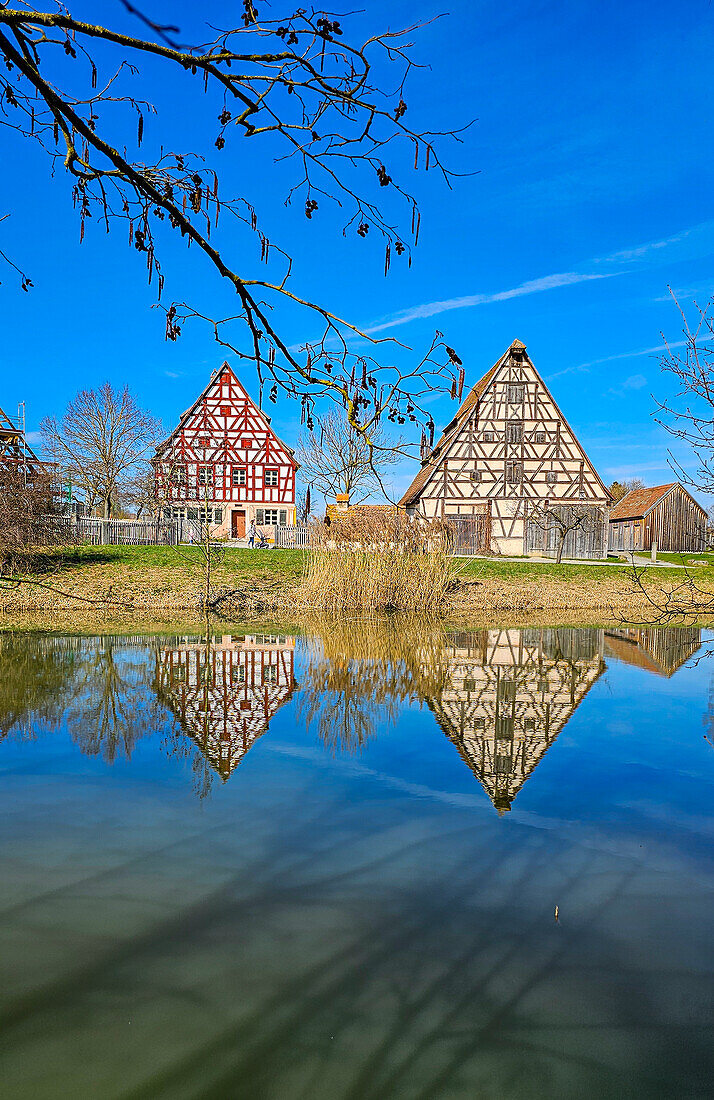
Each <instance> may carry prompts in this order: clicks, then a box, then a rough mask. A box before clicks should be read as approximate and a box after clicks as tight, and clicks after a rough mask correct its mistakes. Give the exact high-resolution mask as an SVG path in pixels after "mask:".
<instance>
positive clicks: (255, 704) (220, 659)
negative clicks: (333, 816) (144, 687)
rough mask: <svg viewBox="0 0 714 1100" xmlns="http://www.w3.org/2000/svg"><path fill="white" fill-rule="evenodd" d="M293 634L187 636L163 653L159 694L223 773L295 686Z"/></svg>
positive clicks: (224, 774)
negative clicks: (200, 638)
mask: <svg viewBox="0 0 714 1100" xmlns="http://www.w3.org/2000/svg"><path fill="white" fill-rule="evenodd" d="M294 653H295V639H294V638H290V637H284V636H278V635H267V634H253V635H246V636H241V637H233V636H231V635H227V636H224V637H223V638H221V639H216V640H215V641H214V640H212V641H210V642H209V643H208V644H207V643H205V642H194V641H188V640H187V641H186V642H185V643H183V644H180V645H177V646H175V647H173V648H169V649H165V650H163V651H162V653H161V658H160V665H159V669H158V694H159V697H160V698H161V700H162V702H164V703H165V704H166V705H167V706H168V707H169V708H170V709H171V710H172V711H173V713H174V714H175V715H176V718H177V720H178V722H179V724H180V726H181V729H182V730H183V732H184V733H186V734H187V735H188V736H189V737H191V738H192V739H193V740H194V741H195V743H196V745H197V746H198V748H199V749H200V750H201V752H202V753H203V755H204V756H205V757H206V758H207V760H208V761H209V763H210V764H211V765H212V767H213V768H214V769H215V770H216V771H217V772H218V773H219V775H220V776H221V778H222V779H227V778H228V776H229V775H230V774H231V772H232V771H233V770H234V768H236V767H237V765H238V764H239V763H240V761H241V760H242V758H243V757H244V756H245V754H246V753H247V752H248V750H249V749H250V748H251V746H252V745H253V744H254V743H255V742H256V741H257V739H258V738H259V737H260V736H261V735H262V734H264V733H265V732H266V730H267V729H268V725H269V724H270V722H271V720H272V718H273V717H274V715H275V713H276V711H277V710H278V709H279V708H280V707H281V706H282V705H283V703H285V702H287V700H288V699H289V698H290V696H291V695H292V692H293V689H294V687H295V678H294Z"/></svg>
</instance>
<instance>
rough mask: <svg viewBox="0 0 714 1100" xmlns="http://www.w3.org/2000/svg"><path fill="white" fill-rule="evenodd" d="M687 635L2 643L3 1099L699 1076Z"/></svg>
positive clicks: (707, 885)
mask: <svg viewBox="0 0 714 1100" xmlns="http://www.w3.org/2000/svg"><path fill="white" fill-rule="evenodd" d="M700 646H701V635H700V632H699V631H698V630H680V629H678V628H668V629H662V630H658V631H644V630H634V629H633V630H630V629H616V630H609V629H608V630H602V629H595V628H593V629H587V630H584V629H571V628H567V629H558V628H552V629H545V628H533V629H525V630H507V629H493V630H479V631H461V632H452V631H448V630H446V629H444V628H442V627H440V626H438V625H431V626H428V627H425V626H424V625H423V624H417V623H412V622H409V621H405V620H399V621H395V620H386V621H384V622H381V623H374V622H372V623H365V622H360V623H351V624H335V623H334V622H327V621H324V622H323V621H316V622H315V623H313V624H312V625H311V627H310V630H309V631H308V632H307V633H306V635H305V636H304V637H301V638H296V637H293V636H289V635H279V634H275V635H266V634H243V635H222V636H218V635H209V636H207V637H204V638H200V637H178V636H176V637H164V638H157V639H151V640H147V639H142V638H111V637H104V638H100V639H73V638H66V637H65V638H46V637H44V638H40V639H38V638H37V637H32V636H21V635H5V636H2V637H1V638H0V735H2V736H4V737H5V740H4V742H3V743H2V744H1V745H0V782H1V783H2V790H1V791H0V797H1V798H2V801H1V802H0V805H1V806H3V807H4V815H3V821H4V822H5V823H6V828H4V829H3V834H4V836H5V838H6V845H5V848H4V851H0V876H1V877H2V881H3V884H4V887H5V889H4V890H3V897H2V901H1V902H0V979H1V981H0V1072H1V1073H2V1075H3V1081H4V1088H3V1095H4V1096H5V1095H8V1096H10V1097H26V1096H27V1097H30V1096H32V1097H33V1100H35V1098H38V1097H40V1098H42V1097H50V1096H52V1097H56V1096H58V1095H72V1096H79V1097H84V1096H86V1097H90V1096H91V1097H93V1098H94V1097H100V1098H103V1097H129V1096H131V1097H172V1098H174V1097H176V1098H180V1097H194V1096H202V1097H203V1096H211V1097H227V1096H230V1097H233V1096H236V1097H251V1098H252V1097H270V1098H272V1097H276V1098H277V1097H280V1098H281V1100H283V1098H288V1100H291V1098H293V1097H295V1098H297V1097H308V1096H309V1097H310V1098H311V1100H312V1098H318V1100H323V1098H325V1100H328V1098H329V1100H332V1098H336V1097H340V1098H346V1100H358V1098H359V1100H377V1098H382V1097H400V1098H402V1097H408V1098H415V1100H416V1098H420V1100H422V1098H423V1100H427V1098H432V1097H473V1096H484V1097H498V1098H501V1097H504V1098H506V1097H508V1098H510V1097H514V1098H525V1097H542V1096H544V1095H548V1094H554V1095H556V1096H559V1097H560V1096H568V1097H570V1096H573V1097H576V1096H577V1097H581V1096H672V1095H682V1096H705V1095H708V1094H709V1092H710V1089H709V1086H710V1081H711V1074H712V1072H714V1057H713V1056H712V1052H711V1044H710V1034H711V1027H712V1024H714V995H713V994H712V989H714V983H713V982H712V978H713V976H714V975H713V971H714V946H712V945H713V944H714V936H713V935H712V932H713V931H714V925H713V922H712V916H711V914H712V906H711V902H712V898H714V869H713V868H712V866H711V858H710V853H709V855H707V854H706V850H705V845H704V844H702V845H701V849H700V847H699V846H698V842H699V840H700V838H703V840H705V841H706V840H708V841H709V842H710V841H711V837H712V830H711V827H710V824H709V821H710V818H709V817H708V814H707V810H706V806H707V799H708V798H709V796H710V794H711V792H712V776H711V774H710V773H709V772H708V771H707V770H706V768H707V766H708V765H709V764H710V760H709V756H707V757H706V758H705V759H704V758H700V757H698V756H697V755H696V752H697V751H701V744H702V740H703V739H702V736H701V729H702V727H701V716H702V708H703V706H706V703H707V698H708V697H707V696H706V685H707V684H708V672H707V671H705V669H704V666H703V665H702V666H697V665H696V664H694V665H693V663H692V662H690V661H689V658H691V657H692V656H694V655H695V654H697V652H698V651H700ZM680 683H681V684H682V685H684V684H686V685H687V686H686V690H685V687H684V686H682V687H681V688H680V687H679V686H678V685H679V684H680ZM697 691H699V692H700V695H699V696H697V695H696V692H697ZM697 708H698V709H697ZM674 727H676V731H674V732H673V728H674ZM566 729H569V730H571V731H572V733H571V734H570V736H564V731H565V730H566ZM695 730H696V731H697V732H696V738H695V733H694V732H693V731H695ZM268 731H270V733H271V735H270V736H266V734H267V733H268ZM670 736H679V737H680V738H681V740H680V741H679V743H678V749H679V753H680V756H684V755H686V757H687V759H686V766H684V767H678V766H675V765H673V764H672V762H671V760H672V754H671V753H670V745H669V741H668V738H669V737H670ZM58 739H64V742H63V743H65V742H66V744H67V745H68V746H69V747H70V748H71V750H72V752H75V753H76V752H77V750H79V751H80V752H81V753H82V754H83V758H84V759H85V760H86V761H88V762H89V763H90V764H91V766H92V769H93V770H92V771H91V772H89V773H87V776H84V777H80V778H79V779H78V778H77V776H76V775H75V774H74V772H73V771H72V769H71V767H70V766H67V765H65V764H63V765H57V769H56V771H55V772H53V773H52V774H50V775H48V776H44V774H43V772H42V768H41V766H40V764H41V762H42V760H44V757H42V756H41V755H38V757H37V760H38V764H37V771H36V774H34V775H33V774H28V770H27V761H28V759H35V757H32V756H28V754H32V753H38V754H41V753H42V751H43V747H45V746H47V747H49V746H52V745H53V744H54V743H55V742H57V741H58ZM623 739H625V740H624V741H623ZM556 741H557V742H558V747H557V748H555V743H556ZM623 743H626V745H627V752H626V753H624V754H623V752H622V744H623ZM687 746H690V747H689V748H687ZM706 749H707V751H708V752H709V754H710V750H709V746H708V745H707V746H706ZM3 750H6V751H5V752H3ZM657 754H659V755H657ZM19 761H24V764H23V768H24V770H23V772H22V775H20V772H19V771H18V770H17V766H16V765H17V763H18V762H19ZM546 761H547V763H546ZM662 761H669V763H668V764H665V765H663V764H662ZM63 768H66V771H63V770H62V769H63ZM187 768H188V772H187ZM2 769H4V770H2ZM187 774H188V775H192V776H193V780H192V782H193V787H194V791H195V792H196V793H197V794H198V795H199V796H200V797H199V798H198V799H196V798H195V797H193V795H192V794H189V793H188V790H187V787H188V786H190V783H189V784H187V782H186V778H187ZM118 776H121V777H122V779H121V785H120V784H119V783H118V781H117V777H118ZM132 776H135V777H136V779H135V780H134V781H132ZM474 777H475V778H476V779H477V780H478V783H475V782H474ZM147 780H148V782H147ZM573 786H578V789H579V797H580V799H581V802H582V813H581V814H580V815H579V816H577V817H576V816H573V817H560V818H559V817H558V813H559V803H560V801H562V796H563V792H564V791H565V790H566V789H571V788H572V787H573ZM484 792H485V796H487V797H485V796H484ZM623 792H624V794H623ZM524 799H525V802H524ZM522 806H523V808H522V809H521V807H522ZM494 808H495V809H496V810H497V811H498V813H494V812H493V809H494ZM511 809H512V810H513V812H512V813H510V814H506V813H505V811H508V810H511ZM2 813H3V811H0V814H2ZM500 815H504V818H503V819H501V816H500ZM700 850H701V851H702V852H704V854H703V855H701V857H700V855H699V852H700ZM556 904H558V905H559V909H560V916H559V919H558V920H556V919H555V917H554V906H555V905H556Z"/></svg>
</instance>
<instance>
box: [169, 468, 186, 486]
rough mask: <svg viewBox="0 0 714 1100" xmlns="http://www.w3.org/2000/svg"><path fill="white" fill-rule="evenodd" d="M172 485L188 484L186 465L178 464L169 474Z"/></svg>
mask: <svg viewBox="0 0 714 1100" xmlns="http://www.w3.org/2000/svg"><path fill="white" fill-rule="evenodd" d="M169 481H170V483H171V485H185V484H186V467H185V466H176V467H174V469H173V470H172V471H171V474H170V476H169Z"/></svg>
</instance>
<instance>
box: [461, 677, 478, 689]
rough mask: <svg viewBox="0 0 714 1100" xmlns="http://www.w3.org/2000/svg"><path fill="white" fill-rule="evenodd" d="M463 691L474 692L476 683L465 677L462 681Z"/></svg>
mask: <svg viewBox="0 0 714 1100" xmlns="http://www.w3.org/2000/svg"><path fill="white" fill-rule="evenodd" d="M464 691H476V681H475V680H473V679H471V678H470V677H468V676H467V677H466V679H465V680H464Z"/></svg>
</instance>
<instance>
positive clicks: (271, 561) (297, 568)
mask: <svg viewBox="0 0 714 1100" xmlns="http://www.w3.org/2000/svg"><path fill="white" fill-rule="evenodd" d="M304 555H305V551H303V550H274V549H270V550H249V549H246V548H243V547H225V548H224V549H222V550H221V552H220V556H219V558H218V566H217V570H216V572H217V575H220V577H221V578H222V579H224V580H226V581H227V580H229V579H230V578H236V579H238V578H243V579H245V580H249V579H251V578H255V579H256V580H257V579H260V580H269V579H272V578H275V579H276V580H282V581H297V580H299V579H300V578H301V577H302V575H303V564H304ZM689 556H691V555H689ZM705 556H707V557H708V559H709V560H712V561H714V554H710V555H702V559H703V558H704V557H705ZM661 557H662V559H663V560H667V561H669V560H675V559H677V558H678V557H679V555H676V554H667V555H665V554H662V555H661ZM43 559H44V560H45V561H46V563H47V568H48V569H49V570H52V571H54V570H55V569H57V567H58V566H59V568H60V571H61V572H65V571H66V572H68V573H71V572H73V571H74V570H75V569H81V570H85V569H86V568H87V567H88V566H92V565H97V566H98V567H100V569H101V568H102V567H109V568H110V569H112V567H113V571H114V570H116V569H117V568H118V569H120V570H121V572H122V574H123V575H124V576H125V577H126V579H127V580H131V577H132V574H135V576H136V580H137V581H139V579H140V575H141V574H142V573H146V572H149V571H153V570H160V571H162V572H165V573H166V575H167V580H168V579H169V578H170V576H171V574H172V573H176V574H179V573H181V574H184V575H185V574H187V573H192V574H195V575H200V572H201V562H202V558H201V551H200V549H199V548H198V547H195V546H181V547H179V548H175V547H171V546H77V547H57V548H53V549H50V550H47V551H45V553H44V554H43ZM630 568H631V567H629V566H628V565H626V564H625V563H624V562H623V563H622V565H621V566H615V565H613V566H609V567H605V566H599V565H592V564H590V563H589V562H582V563H579V564H577V565H568V564H560V565H558V564H557V563H556V562H548V563H544V562H534V561H532V560H530V559H529V558H523V559H521V560H519V561H501V560H499V559H498V558H470V559H469V558H460V559H457V571H458V575H459V576H461V577H463V579H464V580H477V579H480V580H487V579H489V580H490V579H500V580H503V581H504V582H508V581H514V582H519V581H533V580H537V579H538V578H548V579H551V580H560V581H563V582H564V583H568V582H571V581H577V582H582V581H584V580H588V581H592V582H594V583H598V582H604V581H606V580H607V579H608V578H610V579H614V578H616V577H619V576H621V575H622V574H623V573H628V572H629V571H630ZM127 574H128V576H127ZM678 576H679V574H677V573H676V572H675V571H674V570H668V569H656V568H648V569H647V570H646V571H645V573H644V577H645V579H646V581H647V582H649V583H652V582H655V581H657V582H662V581H668V582H673V581H676V580H677V577H678Z"/></svg>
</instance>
